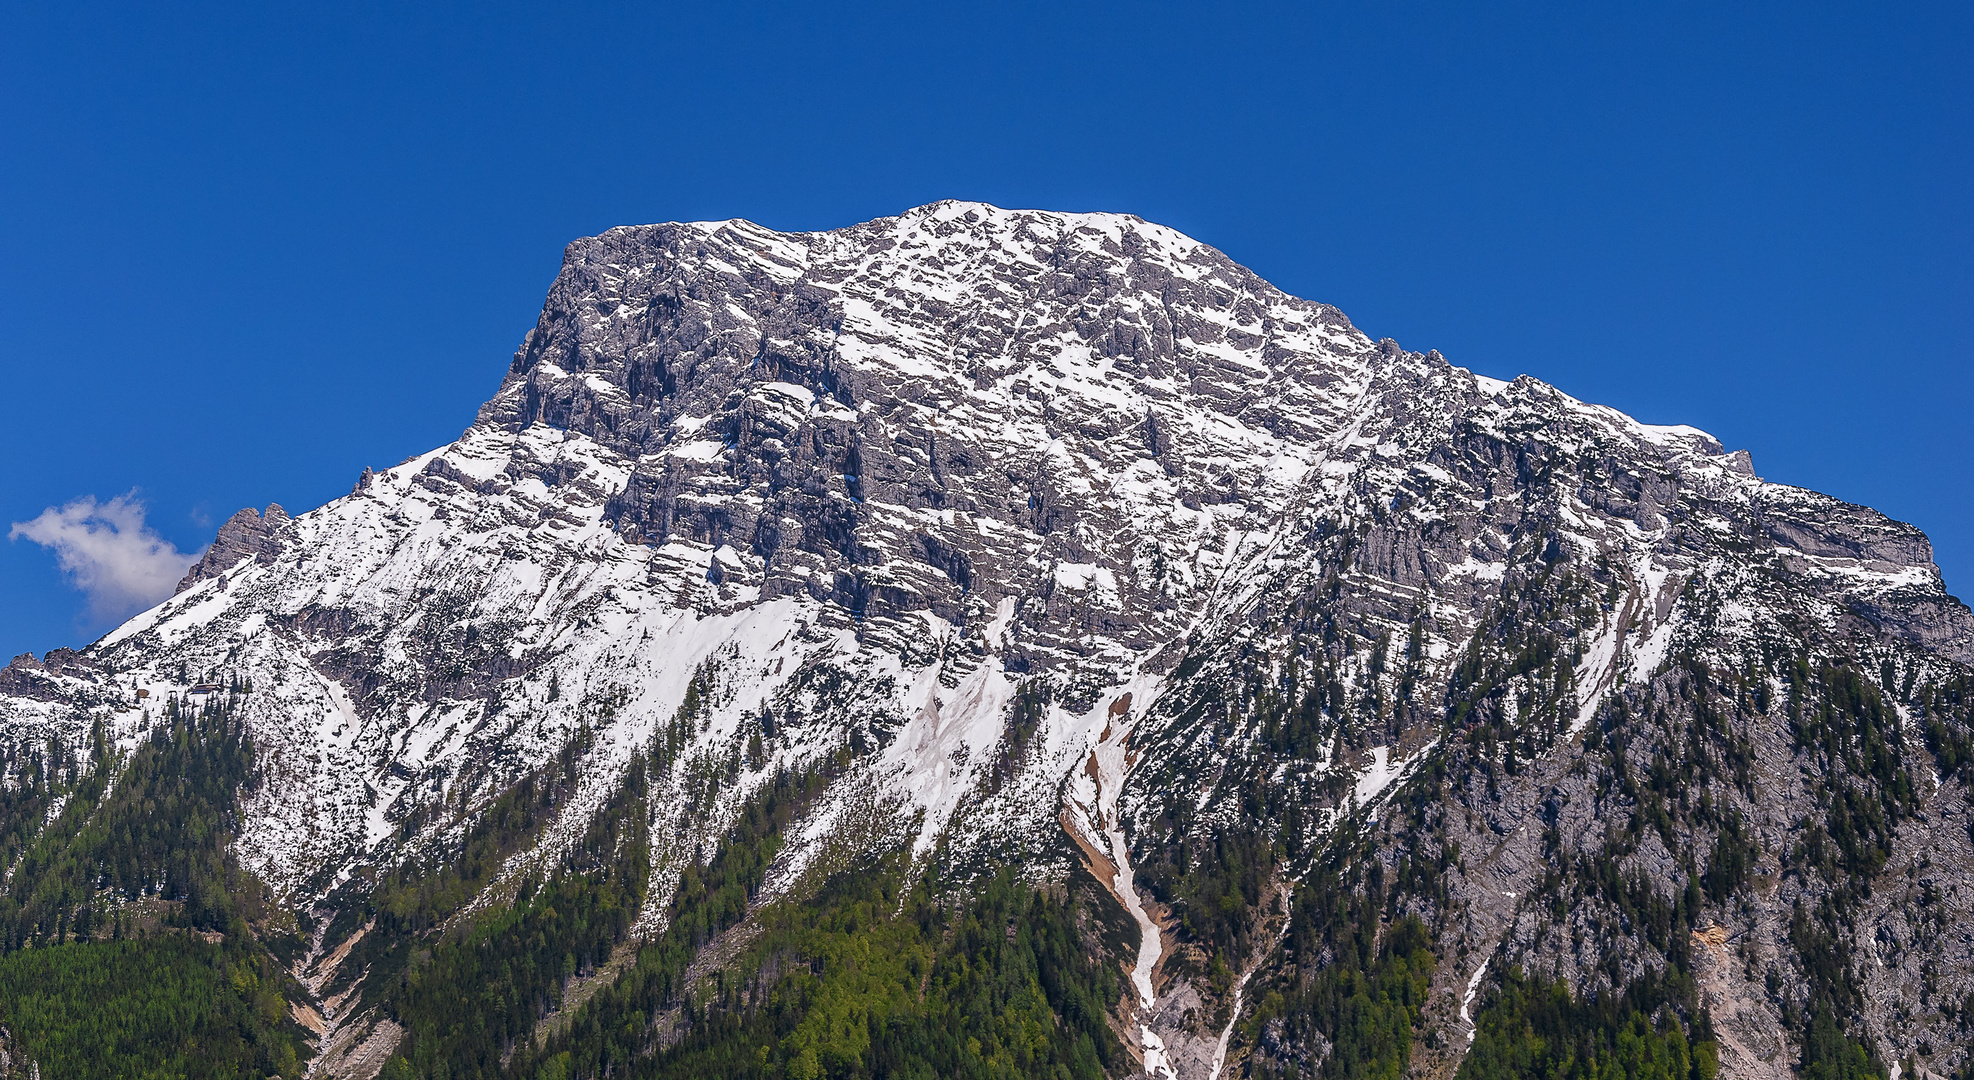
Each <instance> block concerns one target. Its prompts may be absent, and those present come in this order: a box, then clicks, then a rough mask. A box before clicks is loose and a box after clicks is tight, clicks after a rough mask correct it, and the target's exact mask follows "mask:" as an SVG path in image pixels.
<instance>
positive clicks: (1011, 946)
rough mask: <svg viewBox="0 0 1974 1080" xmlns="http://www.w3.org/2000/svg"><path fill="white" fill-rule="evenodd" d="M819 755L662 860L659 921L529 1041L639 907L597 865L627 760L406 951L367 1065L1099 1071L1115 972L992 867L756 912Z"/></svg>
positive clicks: (507, 1070)
mask: <svg viewBox="0 0 1974 1080" xmlns="http://www.w3.org/2000/svg"><path fill="white" fill-rule="evenodd" d="M661 739H662V734H661ZM659 750H660V752H661V753H662V752H663V751H664V747H663V744H662V743H661V744H660V746H659ZM841 765H842V762H840V761H831V762H829V763H827V764H826V766H825V768H824V769H823V770H819V771H815V772H809V773H802V774H788V773H783V774H779V775H777V776H776V777H774V778H773V779H772V780H770V782H769V783H768V785H767V787H766V788H765V789H764V790H763V791H762V792H761V793H759V794H758V795H756V796H755V797H754V798H752V799H750V800H748V802H747V803H746V804H745V805H744V806H743V808H742V810H741V812H740V814H739V817H738V819H737V820H736V822H735V823H734V824H733V826H732V827H731V828H730V829H729V831H728V833H727V835H726V837H725V838H724V841H723V842H722V844H721V845H720V847H719V849H718V850H717V851H715V852H714V853H713V856H712V857H711V858H710V859H708V860H707V861H706V862H705V863H704V864H703V865H702V864H697V863H694V864H689V865H687V866H686V867H685V868H684V869H683V871H682V876H681V880H680V883H679V888H678V890H677V892H676V894H675V895H674V897H673V898H672V900H671V901H670V903H669V905H668V908H667V911H666V915H667V920H666V930H665V932H664V933H663V934H662V935H660V937H659V938H658V939H657V940H655V941H653V942H650V943H649V944H646V945H644V946H643V947H642V948H640V949H639V950H638V952H637V954H636V959H635V961H634V962H631V963H629V964H628V965H627V966H626V969H625V970H624V971H623V972H622V974H621V975H620V976H618V977H617V978H616V979H615V980H614V981H613V982H611V983H610V984H609V985H608V986H606V987H604V988H602V989H601V990H599V991H598V992H597V993H596V994H595V996H594V997H592V998H590V999H589V1000H588V1001H586V1002H584V1003H583V1004H582V1005H580V1006H579V1007H574V1008H572V1009H571V1010H570V1012H569V1013H568V1014H567V1015H565V1016H563V1017H561V1018H559V1019H558V1022H557V1024H556V1025H555V1026H554V1028H553V1033H552V1034H549V1035H548V1036H547V1037H546V1038H544V1039H540V1040H539V1041H538V1039H537V1037H536V1035H535V1034H534V1033H535V1031H536V1028H537V1025H539V1023H540V1022H541V1020H542V1019H543V1018H545V1017H547V1016H548V1015H549V1014H550V1013H551V1012H553V1011H554V1010H557V1009H559V1008H561V1007H562V1004H563V1002H562V994H563V992H564V988H565V985H566V980H567V979H568V978H569V977H570V976H572V975H584V974H591V973H594V972H595V971H596V970H597V968H598V967H599V965H601V964H602V963H603V962H604V961H605V958H606V957H607V956H608V955H609V954H610V953H611V951H612V948H613V946H615V945H618V944H621V943H622V941H623V940H624V935H625V932H626V929H627V922H628V919H629V916H630V914H631V912H632V911H633V910H634V906H635V904H636V903H637V902H638V901H640V900H641V899H642V894H643V888H644V882H643V881H642V880H641V878H634V877H631V876H629V875H628V874H627V873H626V872H625V871H623V870H622V869H615V868H622V867H629V866H640V867H641V866H642V865H644V863H645V862H646V860H647V855H646V854H645V850H644V848H643V847H642V845H643V844H645V843H647V842H648V841H647V840H646V839H645V838H644V837H643V835H642V831H641V826H642V822H643V821H644V810H643V801H644V799H645V798H647V796H646V793H645V786H644V776H643V771H642V770H641V769H634V770H633V773H632V776H631V778H630V779H629V780H628V781H627V783H626V785H625V788H624V789H623V791H622V792H621V793H620V795H619V797H618V799H617V800H616V801H615V802H613V803H612V804H611V806H610V807H609V808H606V810H605V811H604V812H603V813H602V814H600V815H599V816H598V819H597V823H596V824H595V825H594V826H592V828H591V830H590V833H589V835H588V836H587V837H586V838H585V839H584V841H583V843H582V844H581V845H580V850H579V851H578V852H577V853H575V854H572V855H571V856H570V857H569V858H568V859H566V860H565V861H564V862H563V864H562V865H560V866H559V867H558V868H556V870H555V871H554V872H553V873H552V874H550V875H548V877H547V878H546V879H545V880H543V881H542V882H541V883H540V885H539V886H530V887H524V888H523V890H522V893H521V895H520V896H518V897H517V898H516V901H515V903H514V904H513V906H512V908H511V909H509V910H503V911H500V912H498V913H493V914H488V915H485V916H481V917H479V918H477V919H476V920H474V921H473V922H472V924H471V926H470V927H469V928H467V929H465V930H463V931H461V932H458V933H456V934H449V935H447V936H445V937H444V938H442V939H441V940H438V941H436V942H432V943H430V945H429V947H426V948H416V951H414V952H412V953H411V954H410V956H409V957H408V958H407V962H406V966H405V970H404V974H403V975H402V976H401V977H400V979H399V981H398V982H397V984H395V986H394V987H393V989H392V990H391V991H390V992H389V994H388V995H387V998H386V1002H387V1007H388V1008H389V1009H390V1010H391V1011H392V1014H393V1015H394V1016H395V1017H396V1018H397V1019H398V1020H399V1022H400V1023H402V1024H404V1025H405V1026H406V1028H407V1037H406V1040H405V1042H404V1044H403V1045H402V1046H401V1047H400V1050H399V1053H398V1055H397V1056H395V1057H394V1058H393V1059H392V1060H391V1062H390V1063H388V1065H387V1066H386V1070H385V1074H384V1075H385V1077H386V1078H388V1080H402V1078H408V1077H446V1078H448V1080H465V1078H469V1077H495V1076H519V1077H542V1078H561V1080H567V1078H569V1077H574V1076H600V1075H612V1076H633V1077H703V1076H721V1077H776V1078H782V1077H790V1078H800V1080H814V1078H818V1077H824V1076H829V1077H874V1078H875V1077H979V1078H1003V1077H1005V1078H1014V1077H1031V1076H1046V1077H1075V1078H1084V1077H1087V1078H1091V1080H1095V1078H1097V1077H1100V1076H1102V1075H1104V1072H1105V1070H1106V1068H1107V1067H1108V1066H1109V1065H1110V1064H1112V1063H1114V1062H1116V1061H1118V1060H1120V1058H1121V1054H1122V1049H1121V1047H1119V1046H1118V1045H1117V1043H1116V1040H1115V1038H1114V1037H1113V1036H1112V1035H1111V1033H1110V1032H1109V1029H1108V1026H1107V1023H1106V1021H1105V1014H1106V1012H1107V1010H1108V1008H1109V1007H1110V1005H1111V1004H1113V1003H1114V1002H1115V1001H1116V1000H1117V998H1118V997H1119V995H1120V994H1121V984H1120V983H1119V982H1118V977H1117V974H1116V971H1115V965H1114V964H1111V963H1108V962H1106V961H1103V960H1099V959H1096V958H1093V957H1092V956H1091V955H1090V952H1091V950H1090V949H1089V948H1088V946H1087V944H1086V941H1085V936H1084V933H1083V931H1082V930H1081V928H1080V913H1079V910H1078V907H1077V904H1076V903H1075V902H1073V901H1072V900H1071V899H1069V898H1068V897H1065V896H1057V895H1054V894H1051V893H1049V892H1046V891H1041V890H1037V889H1035V888H1033V887H1031V886H1028V885H1026V884H1024V883H1022V882H1020V881H1018V880H1016V879H1015V878H1014V877H1013V876H1012V875H1011V874H1008V873H1006V872H1004V873H1003V874H1002V875H1000V876H999V877H996V878H994V879H992V880H991V881H989V882H988V883H986V884H985V886H984V887H982V888H980V889H979V890H978V891H977V892H976V893H975V894H974V895H973V896H971V897H970V898H969V899H967V900H964V901H955V902H952V903H947V904H942V903H940V902H938V901H937V900H935V899H934V896H935V894H936V892H937V890H936V888H935V883H934V882H932V881H931V880H929V879H925V878H920V879H917V880H911V879H910V876H909V874H908V862H907V861H906V860H905V859H904V857H903V856H902V855H899V854H894V855H892V856H890V857H889V858H887V859H884V860H881V861H880V862H878V863H877V864H874V865H871V866H867V867H862V868H860V869H858V870H856V871H846V872H841V873H836V874H833V875H830V876H827V877H826V878H825V879H824V880H823V881H822V883H821V884H820V885H819V886H818V888H817V890H816V892H815V894H814V895H811V896H808V897H806V898H802V899H799V900H789V901H783V902H776V903H771V904H767V905H765V906H759V905H757V903H756V900H757V897H758V894H759V890H760V887H761V884H762V881H763V879H764V877H765V874H766V871H767V868H768V866H769V865H770V864H771V863H772V861H773V859H774V857H775V855H776V853H777V852H778V851H779V850H780V848H781V845H782V835H783V832H784V830H785V829H786V827H787V826H788V824H789V822H790V821H791V820H793V818H794V817H795V816H796V815H797V814H799V813H801V812H803V811H804V810H805V809H806V808H807V807H809V806H810V805H812V804H813V801H814V799H815V798H816V796H817V795H818V794H819V793H820V792H821V791H822V790H823V788H824V786H825V784H826V783H827V781H828V780H829V779H830V778H831V774H832V773H833V772H834V771H835V770H836V769H838V768H840V767H841ZM406 886H408V887H414V888H415V887H416V882H413V881H407V882H406ZM750 915H751V916H752V919H751V922H750V921H748V920H749V917H750ZM743 922H746V923H747V925H746V926H743V925H742V924H743ZM418 944H420V943H416V942H414V943H413V947H414V948H415V947H416V945H418ZM709 948H710V949H711V950H712V951H711V952H709V951H708V950H709ZM715 955H717V956H718V957H719V958H720V960H719V962H718V964H717V966H711V967H710V970H709V969H706V968H702V967H695V966H694V965H695V963H698V964H701V965H705V964H707V962H708V960H709V959H710V958H711V957H712V956H715ZM462 1003H466V1004H465V1007H462ZM653 1018H656V1022H655V1023H654V1022H653Z"/></svg>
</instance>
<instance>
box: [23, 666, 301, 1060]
mask: <svg viewBox="0 0 1974 1080" xmlns="http://www.w3.org/2000/svg"><path fill="white" fill-rule="evenodd" d="M232 705H233V698H232V696H231V695H229V696H228V697H227V698H226V699H223V700H221V701H217V702H214V703H212V704H210V705H209V706H208V707H207V708H205V709H203V710H201V711H200V712H198V713H197V714H196V715H195V714H193V713H191V712H190V711H189V710H181V709H180V708H179V707H178V703H177V701H176V700H175V699H174V700H172V701H170V702H168V703H167V708H166V710H165V713H164V715H163V717H162V718H161V723H159V725H158V726H157V727H156V729H155V730H153V731H152V733H151V735H150V737H149V738H147V739H145V740H144V741H143V742H141V743H140V744H139V745H138V746H137V747H136V749H135V750H134V751H132V752H130V753H129V754H128V755H123V754H119V753H117V752H116V751H114V750H113V749H112V748H111V747H110V746H109V745H108V742H107V740H106V739H105V737H104V733H103V730H102V728H101V727H100V725H99V726H98V727H97V728H96V729H95V731H94V732H93V736H92V739H91V747H90V754H89V761H88V767H87V768H86V769H84V768H82V767H81V763H80V762H78V761H75V760H73V759H72V758H70V757H68V756H67V755H65V754H63V753H62V752H61V751H60V749H59V748H56V747H51V748H50V749H49V751H48V753H47V754H46V755H45V756H42V755H35V758H34V760H30V761H19V760H18V759H17V765H19V766H24V767H21V768H19V771H18V773H17V774H18V775H20V776H22V777H23V783H22V786H21V787H20V788H18V789H14V790H12V791H10V792H9V793H8V797H7V798H6V800H5V801H4V804H3V805H0V815H4V816H0V836H4V838H5V842H6V845H7V850H8V852H9V853H10V855H13V857H12V859H11V865H12V877H11V879H10V880H9V881H8V882H7V889H6V892H5V894H4V895H0V1023H4V1024H5V1025H6V1026H7V1027H8V1028H9V1030H10V1031H11V1032H12V1033H13V1037H14V1042H15V1050H16V1052H17V1054H18V1055H19V1056H21V1057H22V1058H24V1059H26V1060H31V1061H34V1062H35V1063H36V1064H38V1065H39V1066H40V1068H41V1070H42V1074H43V1075H44V1076H60V1077H63V1078H65V1080H66V1078H70V1077H84V1078H87V1077H117V1078H122V1077H142V1078H149V1077H159V1078H163V1077H183V1078H204V1077H213V1078H221V1077H235V1076H238V1077H254V1078H256V1080H258V1078H261V1077H266V1076H269V1075H272V1074H279V1075H282V1076H298V1075H300V1071H301V1069H300V1065H299V1056H300V1053H301V1052H302V1049H303V1042H302V1038H301V1036H302V1032H301V1029H300V1028H299V1027H298V1026H296V1025H295V1024H294V1023H293V1022H292V1021H291V1020H290V1019H289V1017H288V1007H287V1002H286V1001H285V1000H284V994H285V992H286V991H287V990H288V989H289V979H288V976H287V974H286V972H285V971H283V970H282V968H281V966H280V965H279V964H278V963H277V962H276V961H275V960H274V958H273V957H272V956H270V955H268V953H267V951H266V950H265V949H264V948H262V947H261V945H260V943H259V941H258V940H257V938H256V934H255V926H256V924H260V925H262V926H263V927H264V926H265V923H266V919H267V917H268V911H267V908H266V905H265V899H264V890H263V889H262V888H261V887H260V885H259V883H258V882H256V881H254V880H253V879H252V878H251V877H250V876H248V875H247V874H245V873H244V872H242V871H241V870H240V868H239V866H238V865H237V864H236V863H234V861H233V860H232V859H231V857H230V856H229V855H228V854H227V852H226V842H227V840H228V839H229V837H230V833H231V830H232V828H233V826H234V822H235V819H236V817H237V814H238V809H239V807H238V795H239V792H240V791H241V790H242V789H243V788H244V787H246V786H247V785H249V784H251V783H252V782H253V762H254V751H253V745H252V742H251V740H250V739H249V738H248V737H247V734H246V731H245V729H244V727H243V726H242V725H241V724H240V723H239V721H238V720H237V719H236V718H235V716H234V715H233V709H232ZM112 781H114V783H113V782H112ZM57 799H63V800H64V801H63V802H62V810H61V813H60V814H59V815H58V816H57V817H56V818H55V820H54V821H53V822H51V823H49V824H48V825H47V826H46V827H45V828H39V829H37V828H35V826H37V825H39V823H40V821H41V820H45V817H46V813H47V808H48V807H50V806H52V805H53V804H54V802H55V801H56V800H57ZM37 814H38V815H40V816H39V818H36V817H34V816H33V815H37ZM195 932H196V933H195Z"/></svg>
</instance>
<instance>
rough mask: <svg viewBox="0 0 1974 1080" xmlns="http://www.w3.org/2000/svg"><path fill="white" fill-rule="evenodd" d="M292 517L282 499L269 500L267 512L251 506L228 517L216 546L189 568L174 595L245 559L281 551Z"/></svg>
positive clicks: (214, 542) (268, 555)
mask: <svg viewBox="0 0 1974 1080" xmlns="http://www.w3.org/2000/svg"><path fill="white" fill-rule="evenodd" d="M290 520H292V519H290V518H289V517H288V512H287V511H286V510H283V509H281V504H280V503H269V504H268V506H267V512H266V513H265V514H262V513H259V512H257V511H255V510H254V508H253V507H251V506H249V507H247V508H245V509H243V510H241V511H240V512H239V513H237V514H234V515H233V516H232V517H230V518H227V519H226V524H224V525H221V526H220V527H219V535H218V536H215V537H214V538H213V542H212V546H211V547H208V548H207V549H206V553H205V554H204V555H201V556H200V557H199V561H198V562H196V563H193V564H192V568H191V569H190V570H187V571H185V577H184V578H183V579H182V580H180V581H179V583H178V588H177V589H175V590H173V592H174V595H175V594H176V593H182V592H184V591H185V590H187V589H189V588H191V587H192V586H194V585H197V584H198V583H199V582H201V581H205V580H206V579H208V578H216V577H218V576H220V575H221V574H224V573H225V572H226V571H228V570H231V569H233V568H234V567H235V566H238V565H239V564H240V563H241V562H242V561H243V560H246V559H249V558H260V557H262V556H266V557H270V558H271V557H273V556H275V555H279V554H280V553H281V549H282V548H283V547H284V546H286V543H287V529H288V523H289V521H290Z"/></svg>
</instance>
